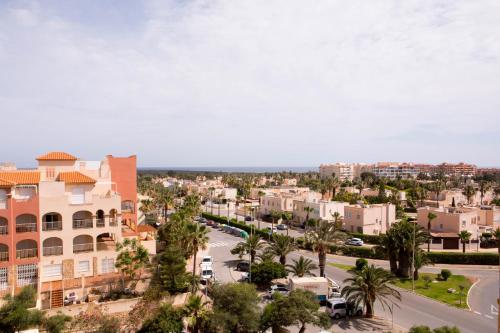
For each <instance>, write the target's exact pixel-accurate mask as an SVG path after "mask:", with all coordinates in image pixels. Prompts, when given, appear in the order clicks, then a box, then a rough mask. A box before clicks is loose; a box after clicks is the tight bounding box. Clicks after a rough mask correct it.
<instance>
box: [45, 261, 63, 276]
mask: <svg viewBox="0 0 500 333" xmlns="http://www.w3.org/2000/svg"><path fill="white" fill-rule="evenodd" d="M61 276H62V264H55V265H44V266H43V277H61Z"/></svg>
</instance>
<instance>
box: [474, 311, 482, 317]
mask: <svg viewBox="0 0 500 333" xmlns="http://www.w3.org/2000/svg"><path fill="white" fill-rule="evenodd" d="M474 313H475V314H478V315H480V316H482V313H481V312H477V311H474Z"/></svg>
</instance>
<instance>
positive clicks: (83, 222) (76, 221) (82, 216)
mask: <svg viewBox="0 0 500 333" xmlns="http://www.w3.org/2000/svg"><path fill="white" fill-rule="evenodd" d="M92 227H93V221H92V213H91V212H89V211H86V210H80V211H78V212H76V213H74V214H73V229H87V228H92Z"/></svg>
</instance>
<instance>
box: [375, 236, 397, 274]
mask: <svg viewBox="0 0 500 333" xmlns="http://www.w3.org/2000/svg"><path fill="white" fill-rule="evenodd" d="M375 251H380V252H382V253H384V254H385V255H386V256H387V258H388V259H389V266H390V269H391V273H392V274H397V272H398V246H397V240H396V235H395V229H393V228H391V229H389V230H388V231H387V233H386V234H382V235H380V240H379V244H378V245H377V246H376V247H375Z"/></svg>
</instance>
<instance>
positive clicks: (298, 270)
mask: <svg viewBox="0 0 500 333" xmlns="http://www.w3.org/2000/svg"><path fill="white" fill-rule="evenodd" d="M292 261H293V264H292V265H286V267H287V271H288V272H290V273H292V274H293V275H294V276H297V277H304V276H306V275H310V276H314V274H313V273H312V271H313V270H315V269H318V266H317V265H316V264H315V263H314V261H312V260H311V259H309V258H304V256H300V258H299V260H295V259H292Z"/></svg>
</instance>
